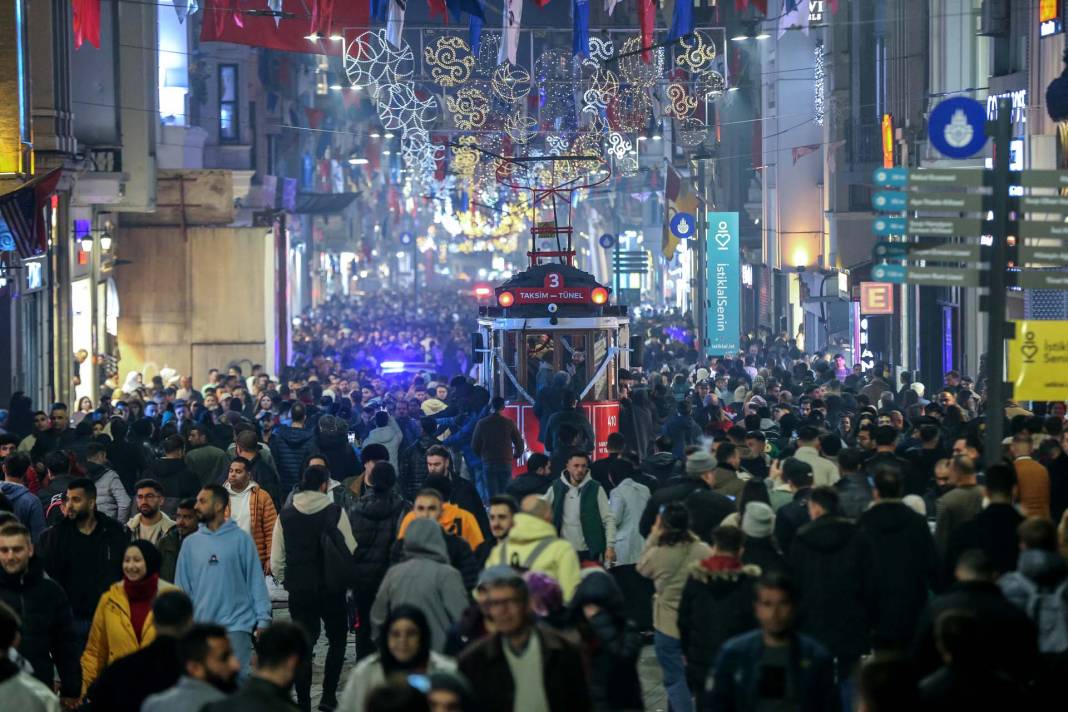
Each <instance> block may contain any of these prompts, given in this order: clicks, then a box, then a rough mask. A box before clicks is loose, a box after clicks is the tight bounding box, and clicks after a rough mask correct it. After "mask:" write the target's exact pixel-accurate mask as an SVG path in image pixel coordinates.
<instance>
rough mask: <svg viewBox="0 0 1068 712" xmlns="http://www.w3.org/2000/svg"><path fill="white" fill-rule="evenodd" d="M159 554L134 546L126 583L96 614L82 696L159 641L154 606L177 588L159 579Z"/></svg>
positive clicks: (142, 544)
mask: <svg viewBox="0 0 1068 712" xmlns="http://www.w3.org/2000/svg"><path fill="white" fill-rule="evenodd" d="M160 563H161V558H160V553H159V550H158V549H157V548H156V547H154V546H152V544H150V543H148V542H147V541H144V540H138V541H133V542H130V544H129V546H127V547H126V553H125V554H124V555H123V558H122V580H121V581H119V582H117V583H114V584H112V585H111V588H109V589H108V590H107V591H105V592H104V595H102V596H101V597H100V602H99V603H98V604H97V606H96V613H94V614H93V624H92V627H91V628H90V629H89V641H88V642H87V643H86V645H85V652H84V653H82V695H83V696H84V695H85V693H86V691H88V689H89V687H90V686H91V685H92V684H93V682H95V681H96V679H97V678H98V677H100V673H102V672H103V671H104V668H105V667H107V666H108V665H110V664H111V663H113V662H115V660H117V659H118V658H121V657H124V656H126V655H129V654H130V653H136V652H137V651H138V650H140V649H142V648H144V647H146V646H148V644H149V643H151V642H152V641H153V640H155V639H156V627H155V622H154V621H153V619H152V603H153V601H155V600H156V596H158V595H159V594H161V593H164V592H166V591H177V590H178V589H177V587H175V586H173V585H172V584H169V583H167V582H166V581H161V580H160V578H159V568H160Z"/></svg>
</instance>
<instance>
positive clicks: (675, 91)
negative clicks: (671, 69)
mask: <svg viewBox="0 0 1068 712" xmlns="http://www.w3.org/2000/svg"><path fill="white" fill-rule="evenodd" d="M667 99H668V107H667V112H666V113H668V114H669V115H670V116H674V117H675V118H676V119H685V118H686V117H687V116H689V115H690V114H692V113H693V112H694V111H696V110H697V99H696V98H695V97H693V96H692V95H691V94H690V92H689V91H688V90H687V89H686V85H685V84H684V83H683V82H672V83H671V84H669V85H668V88H667Z"/></svg>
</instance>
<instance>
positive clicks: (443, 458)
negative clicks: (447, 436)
mask: <svg viewBox="0 0 1068 712" xmlns="http://www.w3.org/2000/svg"><path fill="white" fill-rule="evenodd" d="M426 469H427V480H429V479H430V478H432V477H433V478H441V477H444V478H445V479H446V480H448V481H449V486H448V487H446V488H445V489H446V490H447V491H443V490H442V491H441V493H442V494H443V495H445V501H446V502H451V503H453V504H455V505H456V506H457V507H459V508H460V509H466V510H467V511H468V512H470V513H471V515H472V516H473V517H474V518H475V521H476V522H478V528H479V529H480V530H481V531H482V537H483V538H485V539H488V538H490V537H491V536H493V532H492V531H490V526H489V517H487V516H486V507H485V506H484V505H483V504H482V497H481V496H480V495H479V494H478V490H477V489H475V486H474V485H473V484H472V483H471V482H470V481H469V480H465V479H464V478H462V477H460V476H459V475H458V474H456V473H455V472H454V471H453V468H452V453H450V452H449V449H448V448H446V447H445V446H443V445H435V446H433V447H431V448H430V449H429V450H427V451H426ZM423 486H424V487H431V486H433V485H430V484H427V482H426V481H424V482H423ZM440 488H441V484H440V482H439V484H438V485H437V486H436V487H435V489H439V490H440Z"/></svg>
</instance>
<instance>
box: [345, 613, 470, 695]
mask: <svg viewBox="0 0 1068 712" xmlns="http://www.w3.org/2000/svg"><path fill="white" fill-rule="evenodd" d="M441 672H445V673H455V672H456V663H455V662H454V661H453V659H452V658H449V657H446V656H444V655H441V654H439V653H435V652H434V651H432V650H431V649H430V625H429V624H428V623H427V620H426V616H425V615H423V612H422V611H421V610H419V609H418V608H416V607H415V606H409V605H400V606H397V607H396V608H394V609H393V610H392V611H390V614H389V617H388V618H387V619H386V623H385V625H384V626H383V627H382V635H381V638H380V640H379V643H378V652H377V653H375V654H374V655H371V656H370V657H367V658H364V659H363V660H361V661H360V662H359V664H357V665H356V668H355V669H354V670H353V671H352V674H351V675H349V679H348V681H347V682H346V683H345V687H344V689H343V690H342V691H341V698H340V699H339V700H338V706H337V708H338V709H339V710H362V709H363V708H364V702H365V700H366V698H367V693H369V692H370V691H371V690H373V689H374V688H376V687H378V686H379V685H382V684H384V683H386V682H388V681H389V680H390V679H391V678H393V677H395V676H402V677H405V678H406V677H407V676H408V675H429V674H433V673H441Z"/></svg>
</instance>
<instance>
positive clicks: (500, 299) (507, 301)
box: [497, 292, 515, 309]
mask: <svg viewBox="0 0 1068 712" xmlns="http://www.w3.org/2000/svg"><path fill="white" fill-rule="evenodd" d="M497 304H498V305H500V306H502V307H504V308H505V309H507V308H508V307H510V306H512V305H513V304H515V295H514V294H512V293H511V292H501V293H500V294H498V295H497Z"/></svg>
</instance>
